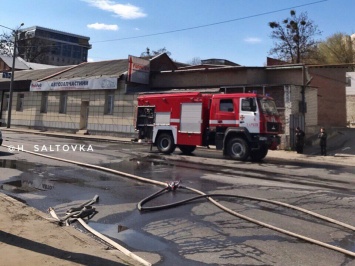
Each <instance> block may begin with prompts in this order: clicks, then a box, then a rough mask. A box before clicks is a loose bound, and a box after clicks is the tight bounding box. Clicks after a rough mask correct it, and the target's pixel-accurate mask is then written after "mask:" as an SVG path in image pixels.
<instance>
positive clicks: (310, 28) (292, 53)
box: [269, 10, 321, 63]
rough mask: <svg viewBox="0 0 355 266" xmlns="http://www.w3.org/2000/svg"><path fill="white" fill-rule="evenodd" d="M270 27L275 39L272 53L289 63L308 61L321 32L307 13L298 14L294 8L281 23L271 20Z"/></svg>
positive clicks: (272, 36)
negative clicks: (317, 36) (316, 37)
mask: <svg viewBox="0 0 355 266" xmlns="http://www.w3.org/2000/svg"><path fill="white" fill-rule="evenodd" d="M269 27H270V28H271V29H272V32H271V38H272V39H274V40H275V42H274V47H273V48H272V49H271V50H270V52H269V53H270V55H274V56H276V57H277V58H278V59H280V60H283V61H286V62H289V63H303V62H305V61H307V59H308V58H309V57H310V55H311V54H312V53H313V51H314V49H315V48H316V46H317V41H316V40H315V39H314V38H315V36H316V35H320V34H321V31H319V30H318V26H317V25H315V24H314V22H313V21H312V20H310V19H308V15H307V13H300V15H299V16H297V15H296V12H295V11H294V10H291V11H290V17H288V18H286V19H284V20H283V21H282V22H281V23H280V22H275V21H273V22H269Z"/></svg>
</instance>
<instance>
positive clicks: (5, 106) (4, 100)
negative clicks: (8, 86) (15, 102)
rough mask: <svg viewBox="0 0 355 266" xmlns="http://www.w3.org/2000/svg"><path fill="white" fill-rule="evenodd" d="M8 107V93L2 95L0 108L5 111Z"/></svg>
mask: <svg viewBox="0 0 355 266" xmlns="http://www.w3.org/2000/svg"><path fill="white" fill-rule="evenodd" d="M8 108H9V94H5V95H4V99H3V101H2V110H3V111H7V109H8Z"/></svg>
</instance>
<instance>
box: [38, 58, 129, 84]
mask: <svg viewBox="0 0 355 266" xmlns="http://www.w3.org/2000/svg"><path fill="white" fill-rule="evenodd" d="M127 70H128V59H118V60H110V61H100V62H90V63H82V64H80V65H77V66H76V67H73V68H72V69H70V70H68V71H64V72H63V73H61V74H58V75H55V76H53V77H51V78H48V79H45V80H59V79H72V78H87V77H92V78H94V77H101V76H106V77H117V78H118V77H120V76H121V75H122V74H124V73H125V72H126V71H127Z"/></svg>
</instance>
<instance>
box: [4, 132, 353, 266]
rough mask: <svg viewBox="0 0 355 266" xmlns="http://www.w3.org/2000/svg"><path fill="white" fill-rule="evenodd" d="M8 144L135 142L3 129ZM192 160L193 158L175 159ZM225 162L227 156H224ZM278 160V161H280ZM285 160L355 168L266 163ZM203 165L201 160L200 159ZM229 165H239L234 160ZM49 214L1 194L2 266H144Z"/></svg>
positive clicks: (293, 157) (337, 159) (341, 158)
mask: <svg viewBox="0 0 355 266" xmlns="http://www.w3.org/2000/svg"><path fill="white" fill-rule="evenodd" d="M0 130H2V133H3V138H4V144H5V145H6V144H7V143H6V141H5V140H6V132H19V133H30V134H41V135H47V136H55V137H64V138H71V139H73V138H74V139H86V140H90V139H91V140H96V141H110V142H131V141H132V140H131V139H129V138H118V137H111V136H101V135H76V134H70V133H62V132H50V131H45V132H41V131H39V130H31V129H22V128H11V129H7V128H0ZM174 158H176V159H177V160H178V158H184V160H185V159H186V158H188V160H191V161H192V162H194V161H195V160H196V161H197V160H198V158H196V157H193V156H180V155H177V156H174ZM221 159H223V157H222V156H221ZM276 160H277V161H276ZM282 160H287V161H292V162H300V163H302V162H308V163H309V162H312V163H319V164H339V165H347V166H354V165H355V156H354V155H341V154H338V155H336V156H315V155H306V154H297V153H296V152H293V151H283V150H276V151H269V153H268V155H267V156H266V159H265V163H280V161H281V162H282ZM198 161H199V163H201V160H198ZM225 162H226V164H229V165H235V164H234V161H232V160H225ZM48 217H49V215H48V214H45V213H42V212H40V211H38V210H36V209H34V208H32V207H29V206H27V205H25V204H23V203H21V202H19V201H17V200H14V199H12V198H11V197H9V196H6V195H5V194H2V193H0V221H1V222H0V253H1V254H2V255H3V256H2V258H1V264H2V265H23V264H24V262H26V264H27V265H141V264H139V263H138V262H136V261H134V260H133V259H131V258H129V257H128V256H126V255H124V254H123V253H122V252H120V251H118V250H113V249H108V247H107V245H105V244H103V243H101V242H98V241H97V240H95V239H94V238H92V237H91V236H89V235H86V234H84V233H82V232H79V231H78V230H76V229H74V228H72V227H60V226H58V225H57V224H54V223H52V222H50V221H48V220H46V219H45V218H48ZM137 255H138V256H140V257H141V258H143V259H146V260H148V261H152V260H153V259H152V258H154V260H155V261H158V260H159V258H157V257H156V255H154V254H149V253H139V254H137Z"/></svg>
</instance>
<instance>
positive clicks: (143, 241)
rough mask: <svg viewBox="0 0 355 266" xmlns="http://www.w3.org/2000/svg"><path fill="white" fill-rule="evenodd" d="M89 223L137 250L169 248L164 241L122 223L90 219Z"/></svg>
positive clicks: (149, 250) (97, 229)
mask: <svg viewBox="0 0 355 266" xmlns="http://www.w3.org/2000/svg"><path fill="white" fill-rule="evenodd" d="M88 225H89V226H90V227H92V228H93V229H95V230H96V231H98V232H100V233H102V234H104V235H106V236H108V237H110V238H113V239H117V240H119V241H121V242H122V243H124V244H125V245H127V246H129V247H131V248H134V249H137V250H144V251H147V252H153V251H155V252H156V251H159V250H163V249H166V248H167V245H166V244H164V243H163V242H161V241H159V240H157V239H155V238H153V237H150V236H149V235H146V234H143V233H140V232H138V231H136V230H133V229H129V228H127V227H125V226H122V225H117V224H102V223H96V222H92V221H89V222H88Z"/></svg>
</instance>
